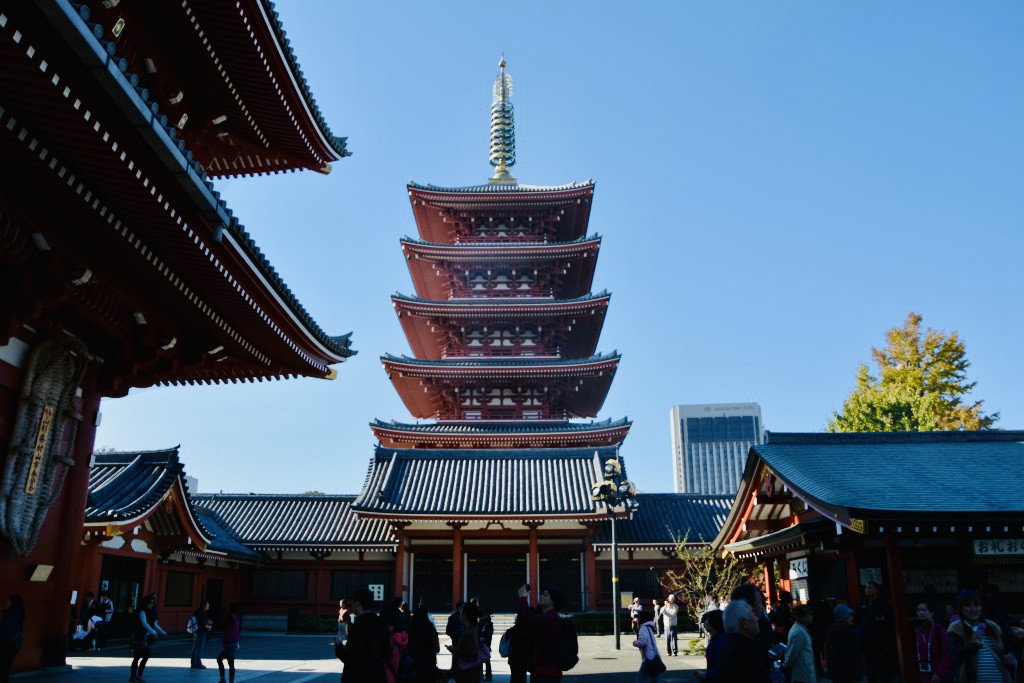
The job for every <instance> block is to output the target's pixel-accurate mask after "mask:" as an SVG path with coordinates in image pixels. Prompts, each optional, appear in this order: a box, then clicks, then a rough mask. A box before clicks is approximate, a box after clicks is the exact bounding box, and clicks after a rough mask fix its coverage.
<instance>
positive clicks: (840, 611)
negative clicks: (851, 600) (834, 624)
mask: <svg viewBox="0 0 1024 683" xmlns="http://www.w3.org/2000/svg"><path fill="white" fill-rule="evenodd" d="M832 614H833V615H834V616H835V618H836V621H846V620H847V619H849V618H850V617H852V616H853V610H852V609H850V608H849V607H848V606H847V605H836V608H835V609H834V610H832Z"/></svg>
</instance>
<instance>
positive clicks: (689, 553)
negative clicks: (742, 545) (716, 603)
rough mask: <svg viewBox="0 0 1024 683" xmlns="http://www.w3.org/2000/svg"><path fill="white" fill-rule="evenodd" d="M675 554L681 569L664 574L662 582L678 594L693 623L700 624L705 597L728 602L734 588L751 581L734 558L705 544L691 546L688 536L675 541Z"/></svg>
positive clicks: (743, 566) (746, 569)
mask: <svg viewBox="0 0 1024 683" xmlns="http://www.w3.org/2000/svg"><path fill="white" fill-rule="evenodd" d="M675 553H676V557H677V558H678V560H679V563H678V564H679V565H680V569H679V570H670V571H667V572H665V574H664V578H663V580H662V582H663V583H664V585H665V587H666V588H668V589H669V590H670V591H671V592H673V593H677V594H678V596H679V599H680V602H681V603H682V604H681V605H680V609H681V610H685V612H686V614H687V615H688V616H689V617H690V619H692V620H693V623H695V624H699V623H700V616H701V614H703V612H704V607H705V605H706V601H707V598H709V597H711V596H718V597H719V598H720V599H723V600H725V599H728V597H729V594H730V593H732V589H733V588H735V587H736V586H738V585H740V584H741V583H745V582H747V581H752V580H753V572H752V570H751V569H750V568H749V567H747V566H745V565H743V564H742V563H741V562H740V561H739V560H737V559H736V556H735V555H732V554H731V553H730V554H727V555H725V556H724V557H723V556H721V555H719V554H718V553H716V552H715V551H714V550H712V549H711V546H710V545H709V544H707V543H702V544H700V545H690V544H689V541H688V540H687V537H683V539H682V540H679V539H676V548H675Z"/></svg>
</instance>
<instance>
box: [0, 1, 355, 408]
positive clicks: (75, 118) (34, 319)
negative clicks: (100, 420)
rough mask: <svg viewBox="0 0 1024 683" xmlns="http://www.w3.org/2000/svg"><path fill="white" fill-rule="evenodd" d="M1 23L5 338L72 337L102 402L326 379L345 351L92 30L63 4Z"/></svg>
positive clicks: (0, 247) (16, 11)
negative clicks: (84, 353)
mask: <svg viewBox="0 0 1024 683" xmlns="http://www.w3.org/2000/svg"><path fill="white" fill-rule="evenodd" d="M6 11H7V10H5V12H6ZM5 18H6V22H5V24H4V25H3V26H0V59H2V60H3V63H4V65H5V73H4V76H3V77H2V78H3V83H4V86H3V93H4V103H3V107H4V108H3V109H2V110H0V154H2V155H3V158H4V159H5V161H6V162H7V164H8V165H9V166H10V167H11V168H17V169H18V173H17V174H14V175H12V176H10V177H9V178H8V179H7V182H6V184H5V186H4V188H3V191H2V192H0V233H2V235H3V237H2V239H0V269H2V270H3V271H4V272H8V273H15V274H17V277H14V278H13V279H12V280H11V282H12V283H14V284H13V285H12V290H11V296H12V297H14V299H18V300H22V301H27V302H29V307H28V308H27V309H25V310H21V309H19V310H18V311H14V310H13V309H12V308H10V307H7V308H5V309H3V311H2V314H0V337H2V338H4V339H6V338H9V337H10V336H11V335H12V334H15V333H16V332H17V330H18V329H20V328H19V327H17V326H16V321H20V322H22V323H24V324H27V325H30V326H31V327H32V328H33V329H35V330H36V331H37V332H38V333H39V334H40V335H43V334H53V333H58V332H60V331H61V330H64V329H73V330H74V331H75V334H76V335H78V336H80V337H81V338H82V341H84V342H85V343H86V345H87V347H88V348H89V350H90V352H91V353H92V354H93V355H94V356H97V357H98V358H100V359H102V360H103V363H102V364H101V365H100V368H99V375H100V384H99V391H100V393H101V394H102V395H106V396H115V395H123V394H124V393H126V392H127V391H128V389H129V388H131V387H145V386H151V385H154V384H167V383H198V382H203V383H209V382H217V381H229V380H230V381H238V380H253V379H266V378H277V377H290V376H301V375H304V376H314V377H330V376H333V375H334V371H333V370H332V369H331V368H330V367H329V366H330V365H332V364H334V363H338V362H340V361H342V360H344V359H345V358H347V357H349V356H351V355H352V354H353V353H354V351H353V350H352V349H351V348H350V342H349V339H348V335H342V336H329V335H327V334H326V333H325V332H324V331H323V330H322V329H321V328H320V327H319V325H317V324H316V322H315V321H314V320H313V319H312V318H311V317H310V316H309V314H308V313H307V312H306V310H305V309H304V308H303V306H302V305H301V304H300V303H299V301H298V300H297V298H296V297H295V296H294V294H293V293H292V292H291V291H290V290H289V288H288V287H287V286H286V285H285V283H284V281H283V280H282V278H281V277H280V276H279V275H278V273H277V272H276V271H275V270H274V268H273V267H272V266H271V265H270V263H269V262H268V261H267V259H266V257H265V256H264V255H263V253H262V252H261V251H260V250H259V248H258V247H257V246H256V245H255V243H254V242H253V240H252V238H251V237H250V236H249V234H248V233H247V231H246V230H245V228H244V227H243V226H242V225H241V224H240V223H239V222H238V219H237V218H235V217H234V216H233V215H232V213H231V211H230V209H228V208H227V206H226V205H225V204H224V202H223V201H221V200H220V199H219V196H218V193H217V192H216V190H215V189H214V187H213V185H212V183H211V182H210V181H209V180H208V179H207V178H206V177H205V176H204V175H203V173H202V170H201V169H200V168H199V167H198V165H197V164H196V163H195V162H194V161H191V154H190V153H189V152H188V151H187V150H186V148H185V145H184V142H183V141H182V140H181V139H180V137H179V136H178V132H177V130H176V129H174V128H173V127H170V126H167V125H166V119H165V118H164V117H163V116H162V115H161V114H160V113H159V111H160V109H159V107H157V105H156V104H155V103H153V102H152V101H151V100H150V99H149V93H148V92H147V91H146V90H145V89H144V88H142V87H141V86H138V85H137V84H134V85H133V83H134V81H133V79H132V78H131V77H130V75H128V74H126V73H125V72H124V71H122V68H123V67H124V62H123V61H122V60H116V59H111V58H110V56H109V55H110V54H111V52H110V51H111V50H113V47H112V45H111V44H110V43H107V42H106V41H102V40H100V39H98V38H97V37H96V35H97V34H98V33H100V32H101V31H100V27H98V26H94V25H92V24H89V23H88V22H86V21H85V20H84V19H83V18H82V16H81V14H80V13H78V12H75V11H74V10H72V9H71V7H70V5H68V4H67V3H65V2H62V1H58V2H57V3H56V5H55V9H54V11H53V12H50V13H49V14H47V15H46V16H45V17H44V16H43V15H42V14H41V13H39V12H38V11H36V10H35V9H34V8H33V6H32V5H30V4H28V3H25V4H18V5H16V6H15V7H13V8H11V9H10V12H8V13H7V14H5ZM26 45H31V47H32V49H31V50H28V49H26ZM69 50H70V51H72V52H73V53H74V54H75V57H76V58H75V59H68V58H67V57H66V53H67V52H68V51H69ZM44 281H45V282H47V283H49V284H48V285H47V286H46V287H45V288H39V287H37V286H36V285H35V284H34V283H37V282H44Z"/></svg>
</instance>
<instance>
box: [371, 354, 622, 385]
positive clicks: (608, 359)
mask: <svg viewBox="0 0 1024 683" xmlns="http://www.w3.org/2000/svg"><path fill="white" fill-rule="evenodd" d="M621 358H622V357H621V356H620V355H619V354H618V353H610V354H606V355H601V356H592V357H590V358H581V359H566V360H551V361H546V360H536V361H533V360H518V359H517V360H504V361H501V360H489V359H472V360H458V361H454V360H443V361H431V360H420V359H418V358H408V357H406V356H391V355H384V356H381V363H383V364H384V368H385V369H386V370H387V371H388V372H400V373H403V374H405V375H409V376H412V377H417V378H420V377H422V378H429V379H434V378H438V377H452V378H455V379H461V378H466V379H481V378H483V379H486V378H495V379H497V378H501V377H538V378H546V377H567V378H570V377H588V376H593V375H600V374H604V373H607V372H614V371H615V369H616V368H617V367H618V364H619V361H620V360H621Z"/></svg>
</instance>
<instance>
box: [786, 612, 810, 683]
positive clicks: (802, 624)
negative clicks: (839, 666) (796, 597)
mask: <svg viewBox="0 0 1024 683" xmlns="http://www.w3.org/2000/svg"><path fill="white" fill-rule="evenodd" d="M813 621H814V615H813V614H811V608H810V607H808V606H807V605H797V606H796V607H794V608H793V609H792V623H791V624H790V627H789V633H788V635H787V636H786V656H785V657H784V658H783V660H782V668H783V669H785V670H786V671H787V672H788V673H789V680H790V681H792V683H818V676H817V673H816V672H815V670H814V641H813V639H812V638H811V630H810V629H811V624H812V623H813Z"/></svg>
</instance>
